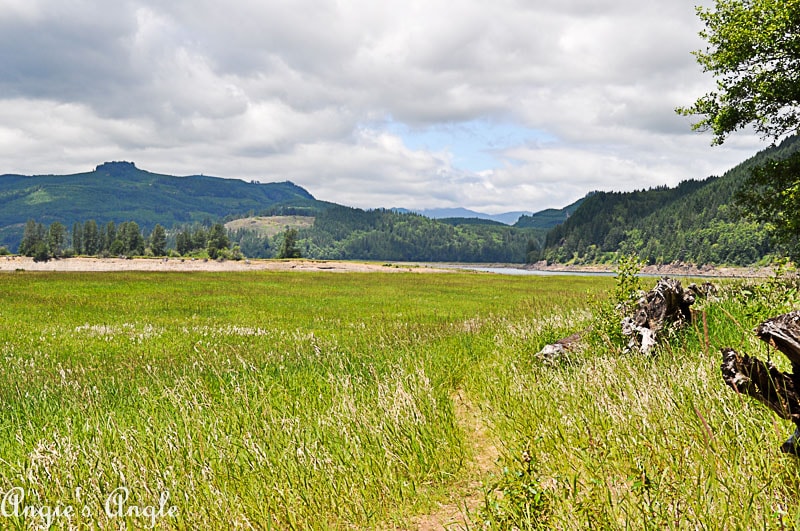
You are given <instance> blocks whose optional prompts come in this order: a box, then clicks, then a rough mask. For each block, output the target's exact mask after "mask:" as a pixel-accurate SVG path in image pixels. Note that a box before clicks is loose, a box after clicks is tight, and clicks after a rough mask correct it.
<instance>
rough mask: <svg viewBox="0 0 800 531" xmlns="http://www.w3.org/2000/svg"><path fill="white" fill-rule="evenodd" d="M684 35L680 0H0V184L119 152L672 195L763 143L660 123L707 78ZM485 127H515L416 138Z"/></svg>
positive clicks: (387, 184)
mask: <svg viewBox="0 0 800 531" xmlns="http://www.w3.org/2000/svg"><path fill="white" fill-rule="evenodd" d="M699 29H700V25H699V22H698V20H697V18H696V16H695V13H694V2H689V1H688V0H680V1H676V2H663V1H660V0H658V1H657V0H636V1H634V0H622V1H613V2H612V1H611V0H599V1H598V0H591V1H589V0H570V1H562V0H559V1H555V0H553V1H550V0H548V1H542V2H536V3H531V2H526V1H515V0H500V1H497V2H491V3H487V2H483V1H482V0H459V1H457V2H450V1H445V0H427V1H421V0H404V1H402V2H401V1H399V0H386V1H385V2H379V3H376V2H368V1H366V0H353V1H351V2H336V1H334V0H322V1H320V0H313V1H312V0H299V1H292V2H288V1H286V0H268V1H255V0H231V1H229V2H224V3H222V2H217V1H212V0H192V1H191V2H189V1H187V0H175V1H173V2H166V3H164V2H155V1H153V0H124V1H122V2H114V3H108V2H101V1H100V0H83V1H77V2H70V3H69V4H64V3H62V2H59V1H57V0H37V1H30V2H18V1H16V0H0V72H2V73H3V75H2V76H0V124H2V125H0V141H2V143H0V155H2V157H3V167H0V173H5V172H18V173H28V174H30V173H54V172H55V173H62V172H71V171H85V170H88V169H91V168H92V167H93V166H94V165H96V164H97V163H99V162H102V161H104V160H120V159H128V160H134V161H135V162H136V163H137V165H138V166H139V167H142V168H146V169H150V170H152V171H158V172H164V173H176V174H189V173H205V174H212V175H219V176H225V177H238V178H245V179H252V178H260V179H262V180H285V179H291V180H293V181H295V182H296V183H298V184H300V185H302V186H305V187H307V188H308V189H309V190H310V191H311V192H312V193H314V194H315V195H316V196H317V197H319V198H320V199H325V200H330V201H336V202H340V203H344V204H350V205H355V206H361V207H381V206H407V207H411V208H424V207H435V206H466V207H470V208H474V209H478V210H486V211H493V212H498V211H503V210H536V209H540V208H547V207H558V206H564V205H566V204H567V203H569V202H571V201H573V200H575V199H577V198H578V197H580V196H582V195H583V194H585V193H586V192H589V191H591V190H595V189H615V190H616V189H630V188H633V187H637V188H642V187H648V186H656V185H661V184H676V183H677V182H679V181H680V180H683V179H687V178H703V177H706V176H708V175H710V174H712V173H721V172H722V171H724V170H725V169H728V168H729V167H731V166H733V165H734V164H735V163H737V162H739V161H741V160H743V159H745V158H746V157H748V156H750V155H752V154H753V153H754V152H755V151H756V150H757V149H759V148H760V147H762V146H763V144H760V143H758V142H757V141H755V140H754V139H753V138H752V137H749V136H745V135H742V136H740V137H738V138H735V139H733V140H732V141H730V143H729V144H726V146H725V147H722V148H711V147H710V138H705V137H700V136H697V135H695V134H693V133H691V131H690V129H689V125H688V122H687V120H686V119H685V118H682V117H679V116H677V115H676V114H675V113H674V110H673V109H674V107H676V106H678V105H686V104H689V103H691V102H692V101H693V100H694V99H695V98H696V97H697V96H699V95H700V94H702V93H703V92H705V91H706V90H708V89H709V88H710V87H711V86H713V85H712V80H710V79H708V78H706V77H704V76H703V74H702V72H701V70H700V68H699V67H698V66H697V65H696V64H695V63H694V59H693V57H692V56H691V55H690V52H691V51H692V50H694V49H696V48H698V47H700V46H701V45H702V43H701V41H700V40H699V38H698V37H697V31H698V30H699ZM481 123H487V124H500V127H488V128H487V129H486V131H485V133H486V135H484V136H486V137H488V136H490V135H492V134H497V133H498V132H502V131H504V126H505V127H506V128H507V129H513V130H515V131H523V132H524V131H530V132H531V134H530V136H526V135H519V137H517V136H516V135H515V136H514V139H515V140H516V141H517V144H516V145H508V143H507V141H505V140H503V141H499V140H493V139H491V138H487V140H486V145H485V146H484V147H482V146H480V145H479V144H478V143H477V140H476V139H474V138H473V139H471V140H470V141H469V142H467V141H465V140H464V136H463V135H461V136H459V135H454V136H453V138H452V139H451V141H449V142H447V141H445V140H442V139H441V138H439V139H437V142H436V143H435V145H425V142H421V141H420V138H421V136H424V137H425V138H426V139H427V138H428V137H429V135H430V131H436V132H437V134H438V135H439V137H441V136H442V135H444V134H445V133H446V131H448V130H457V129H458V128H459V126H460V124H469V127H475V124H481ZM391 124H401V125H404V126H405V128H402V127H401V128H398V127H392V126H391ZM420 135H421V136H420ZM425 135H428V136H425ZM481 136H482V135H477V137H481ZM476 151H479V152H481V153H482V154H483V155H485V156H482V158H480V160H481V161H485V160H488V161H492V160H494V162H496V165H495V167H490V168H483V167H481V168H471V167H467V166H465V165H464V161H468V160H474V159H476V158H478V157H475V156H472V155H474V152H476ZM487 154H488V155H487Z"/></svg>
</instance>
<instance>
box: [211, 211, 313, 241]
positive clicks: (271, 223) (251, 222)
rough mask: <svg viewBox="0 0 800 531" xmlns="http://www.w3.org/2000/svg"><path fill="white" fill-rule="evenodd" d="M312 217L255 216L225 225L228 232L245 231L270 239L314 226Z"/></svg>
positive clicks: (235, 220)
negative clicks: (288, 230) (286, 231)
mask: <svg viewBox="0 0 800 531" xmlns="http://www.w3.org/2000/svg"><path fill="white" fill-rule="evenodd" d="M314 219H316V218H314V217H312V216H255V217H250V218H241V219H234V220H233V221H229V222H228V223H226V224H225V228H226V229H228V230H238V229H245V230H249V231H253V232H256V233H258V234H259V235H261V236H268V237H272V236H275V235H276V234H279V233H281V232H283V231H285V230H286V229H287V228H290V229H298V230H300V229H307V228H310V227H311V226H313V225H314Z"/></svg>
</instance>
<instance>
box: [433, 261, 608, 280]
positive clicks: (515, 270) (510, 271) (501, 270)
mask: <svg viewBox="0 0 800 531" xmlns="http://www.w3.org/2000/svg"><path fill="white" fill-rule="evenodd" d="M436 267H447V268H452V269H466V270H469V271H483V272H485V273H497V274H499V275H534V276H551V275H577V276H600V277H613V276H614V274H615V273H614V272H613V271H537V270H535V269H522V268H519V267H498V266H481V265H460V264H437V266H436Z"/></svg>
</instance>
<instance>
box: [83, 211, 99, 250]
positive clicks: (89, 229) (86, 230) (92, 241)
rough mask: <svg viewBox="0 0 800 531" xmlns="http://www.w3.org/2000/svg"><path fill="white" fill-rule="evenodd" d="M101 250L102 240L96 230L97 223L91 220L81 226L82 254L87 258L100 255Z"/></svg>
mask: <svg viewBox="0 0 800 531" xmlns="http://www.w3.org/2000/svg"><path fill="white" fill-rule="evenodd" d="M101 250H102V238H101V235H100V231H99V229H98V228H97V222H96V221H95V220H93V219H90V220H89V221H87V222H85V223H84V224H83V252H84V253H86V254H88V255H89V256H95V255H98V254H100V251H101Z"/></svg>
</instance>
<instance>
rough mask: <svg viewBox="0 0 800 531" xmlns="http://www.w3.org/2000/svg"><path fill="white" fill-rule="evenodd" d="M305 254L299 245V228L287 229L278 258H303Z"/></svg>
mask: <svg viewBox="0 0 800 531" xmlns="http://www.w3.org/2000/svg"><path fill="white" fill-rule="evenodd" d="M302 256H303V254H302V253H301V252H300V249H299V248H298V247H297V229H286V232H284V233H283V243H282V244H281V248H280V250H279V251H278V258H301V257H302Z"/></svg>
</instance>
